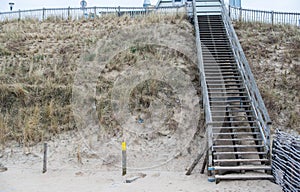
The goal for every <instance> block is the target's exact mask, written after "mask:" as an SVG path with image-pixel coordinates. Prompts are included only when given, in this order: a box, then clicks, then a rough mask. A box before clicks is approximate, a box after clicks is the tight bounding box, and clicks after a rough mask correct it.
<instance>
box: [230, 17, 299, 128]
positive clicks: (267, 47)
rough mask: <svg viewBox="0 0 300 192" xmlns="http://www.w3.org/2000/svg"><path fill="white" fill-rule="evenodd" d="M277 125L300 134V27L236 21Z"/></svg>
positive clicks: (260, 87)
mask: <svg viewBox="0 0 300 192" xmlns="http://www.w3.org/2000/svg"><path fill="white" fill-rule="evenodd" d="M234 25H235V29H236V32H237V34H238V36H239V39H240V42H241V44H242V47H243V49H244V51H245V54H246V57H247V58H248V61H249V63H250V65H251V68H252V71H253V73H254V76H255V78H256V81H257V84H258V86H259V89H260V91H261V93H262V96H263V99H264V101H265V104H266V107H267V108H268V111H269V113H270V116H271V119H272V120H273V127H274V128H280V129H283V130H295V131H297V132H298V133H300V118H299V117H300V95H299V93H300V84H299V82H300V30H299V28H297V27H294V26H289V25H274V26H272V25H270V24H263V23H241V22H237V23H235V24H234Z"/></svg>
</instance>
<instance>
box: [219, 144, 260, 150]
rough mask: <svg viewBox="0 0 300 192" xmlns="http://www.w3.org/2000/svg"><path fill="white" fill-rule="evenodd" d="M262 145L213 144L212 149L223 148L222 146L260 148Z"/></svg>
mask: <svg viewBox="0 0 300 192" xmlns="http://www.w3.org/2000/svg"><path fill="white" fill-rule="evenodd" d="M261 147H264V145H216V146H213V148H214V149H224V148H261Z"/></svg>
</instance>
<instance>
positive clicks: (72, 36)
mask: <svg viewBox="0 0 300 192" xmlns="http://www.w3.org/2000/svg"><path fill="white" fill-rule="evenodd" d="M182 22H184V23H185V26H186V27H188V28H189V30H190V29H191V28H192V27H191V25H189V24H187V21H186V20H185V19H183V17H182V16H180V17H178V16H159V15H156V16H155V15H150V16H148V17H138V18H135V19H132V18H130V17H128V16H123V17H115V16H104V17H101V18H97V19H95V20H78V21H71V20H70V21H65V20H60V19H56V18H50V19H48V20H46V21H43V22H40V21H37V20H30V19H27V20H21V21H10V22H2V23H0V63H1V65H0V82H1V84H0V102H1V103H0V110H1V113H0V142H1V144H2V146H5V143H6V141H8V140H15V141H17V142H18V143H19V144H20V145H22V146H28V145H31V144H33V143H36V142H39V141H42V140H44V139H49V138H51V136H53V135H55V134H58V133H60V132H62V131H67V130H73V129H75V128H76V125H75V122H74V117H73V113H72V106H71V97H72V85H73V78H74V74H75V72H76V67H77V65H78V63H79V62H80V58H81V55H82V53H84V52H85V51H86V50H88V49H89V48H90V47H92V46H93V45H95V44H96V42H97V40H98V39H101V38H103V37H105V36H108V35H109V34H111V33H112V32H114V31H116V30H117V29H120V28H122V27H125V26H126V27H128V26H134V25H138V24H141V23H145V24H152V23H163V24H172V25H178V24H179V23H182ZM235 27H236V29H237V33H238V35H239V37H240V39H241V43H242V46H243V48H244V50H245V53H246V55H247V57H248V59H249V63H250V64H252V66H251V67H252V69H253V72H254V75H255V77H256V79H257V83H258V85H259V88H260V90H261V93H262V95H263V97H264V100H265V103H266V106H267V108H268V109H269V112H270V115H271V118H272V120H273V121H274V127H275V128H277V127H278V128H282V129H294V130H297V131H298V132H300V129H299V127H300V118H299V116H300V104H299V89H300V84H299V82H300V79H299V78H300V63H299V62H300V58H299V55H300V30H299V29H298V28H293V27H289V26H270V25H265V24H251V23H247V24H245V23H236V24H235ZM141 49H143V51H145V49H146V51H147V52H148V55H146V56H145V55H144V52H143V53H142V52H141ZM153 49H157V48H153V47H133V48H132V49H130V50H127V52H124V53H122V54H120V55H119V56H118V57H117V58H115V60H114V66H113V65H111V64H110V65H108V68H107V70H106V72H107V73H110V72H112V71H114V72H116V71H117V72H118V71H122V68H123V67H124V66H121V65H120V64H121V63H125V64H126V65H127V66H130V65H131V63H133V62H135V61H136V60H138V59H139V58H140V57H147V58H151V57H155V55H153ZM175 56H176V55H175ZM85 59H87V60H89V58H85ZM161 59H166V58H161ZM168 59H170V61H174V62H175V63H176V62H177V63H179V64H178V65H182V62H183V63H184V60H181V61H179V60H177V58H176V57H174V55H171V56H170V57H169V58H168ZM180 63H181V64H180ZM181 67H182V66H181ZM185 70H186V71H185V72H186V73H187V74H189V75H190V76H191V77H193V78H192V79H193V81H194V85H196V84H197V81H198V79H195V77H196V76H197V75H196V76H195V74H196V73H197V70H196V68H195V66H194V67H193V66H186V69H185ZM112 84H113V79H105V78H99V80H98V85H97V90H98V91H99V90H100V91H101V90H105V94H104V95H102V96H103V97H104V100H103V101H98V103H97V105H98V106H97V109H98V110H100V111H99V121H100V122H101V123H102V124H103V125H104V126H107V127H108V128H109V127H111V126H114V127H116V126H117V125H116V122H114V121H113V120H112V119H111V118H112V116H111V115H110V114H111V109H110V108H109V107H108V108H107V106H108V105H106V104H105V102H107V99H109V92H110V89H111V86H112ZM151 86H152V87H153V86H154V87H156V88H155V89H152V88H151ZM157 87H160V88H164V89H165V93H164V94H171V95H172V94H173V93H172V91H170V90H169V88H168V86H167V85H165V84H163V83H161V82H158V81H149V82H146V83H145V86H140V87H139V86H138V87H137V88H136V90H134V91H133V92H132V96H133V98H132V100H131V106H130V107H131V108H132V111H133V112H134V111H136V110H139V111H144V112H145V113H146V112H147V111H145V110H146V109H147V105H148V104H149V101H151V99H153V98H149V97H148V95H149V94H150V92H151V94H152V95H154V96H156V97H158V98H159V96H158V95H157V94H158V91H157ZM141 94H142V95H143V94H144V96H142V95H141ZM136 98H142V99H140V100H136ZM159 99H162V98H159ZM170 99H171V100H172V99H173V100H176V98H175V97H174V98H173V97H170ZM136 102H138V103H136ZM166 102H168V101H166ZM168 112H170V113H172V111H168ZM169 120H170V122H168V123H170V126H173V127H174V126H175V127H176V123H175V124H174V123H173V124H172V119H169ZM113 134H116V132H114V133H113Z"/></svg>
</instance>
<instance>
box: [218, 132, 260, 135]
mask: <svg viewBox="0 0 300 192" xmlns="http://www.w3.org/2000/svg"><path fill="white" fill-rule="evenodd" d="M260 134H261V133H260V132H233V133H213V135H260Z"/></svg>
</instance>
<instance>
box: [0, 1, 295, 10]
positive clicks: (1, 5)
mask: <svg viewBox="0 0 300 192" xmlns="http://www.w3.org/2000/svg"><path fill="white" fill-rule="evenodd" d="M80 1H81V0H0V12H4V11H9V5H8V3H9V2H14V3H15V6H14V8H13V10H19V9H21V10H27V9H38V8H43V7H44V8H57V7H61V8H62V7H69V6H70V7H80V4H79V3H80ZM86 1H87V3H88V6H89V7H93V6H98V7H105V6H126V7H128V6H134V7H141V6H142V5H143V2H144V0H86ZM225 1H226V2H228V0H225ZM156 2H157V0H151V3H152V4H156ZM242 7H243V8H248V9H260V10H274V11H285V12H300V0H242Z"/></svg>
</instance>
